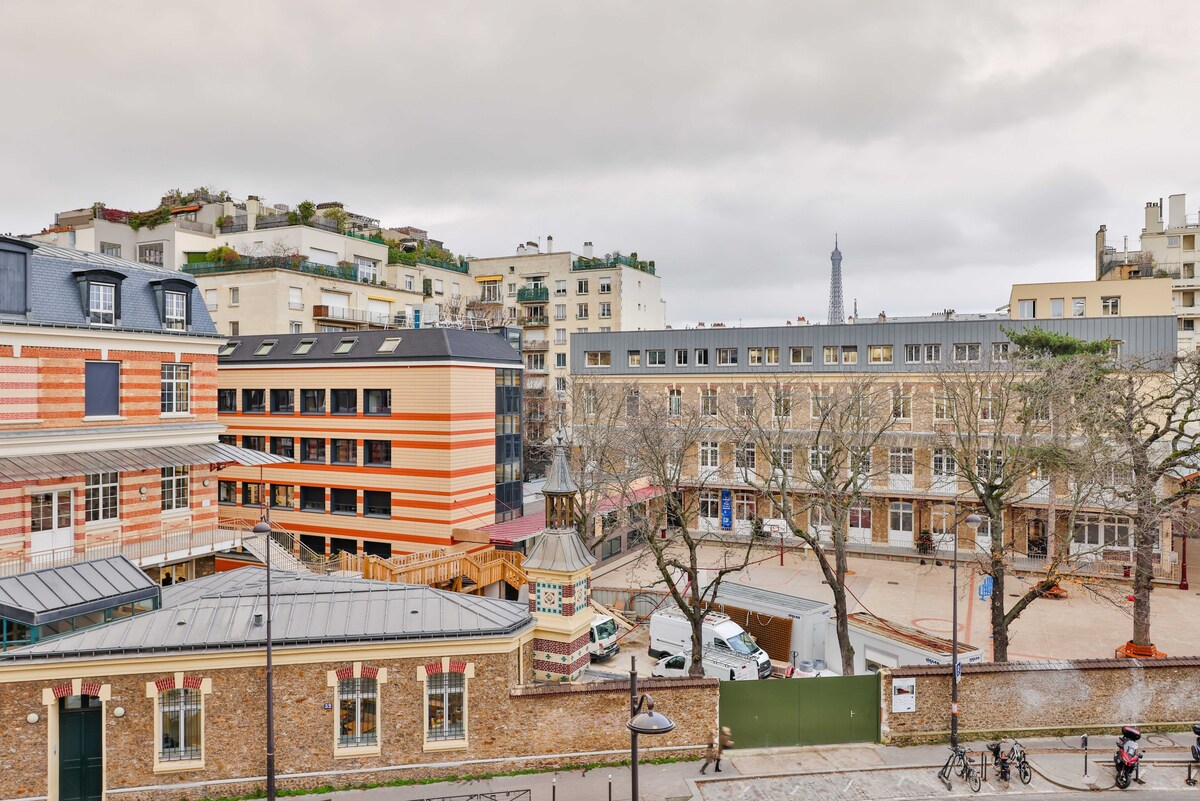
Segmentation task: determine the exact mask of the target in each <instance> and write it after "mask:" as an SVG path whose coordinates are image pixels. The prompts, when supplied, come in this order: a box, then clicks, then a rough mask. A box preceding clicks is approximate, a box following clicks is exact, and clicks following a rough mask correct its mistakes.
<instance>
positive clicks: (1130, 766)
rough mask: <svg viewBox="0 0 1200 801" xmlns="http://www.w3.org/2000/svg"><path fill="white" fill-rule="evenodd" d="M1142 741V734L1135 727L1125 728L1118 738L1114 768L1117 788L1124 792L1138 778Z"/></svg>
mask: <svg viewBox="0 0 1200 801" xmlns="http://www.w3.org/2000/svg"><path fill="white" fill-rule="evenodd" d="M1140 739H1142V733H1141V732H1140V731H1138V730H1137V729H1136V728H1134V727H1133V726H1125V727H1123V728H1122V729H1121V736H1120V737H1118V738H1117V753H1116V754H1115V755H1114V756H1113V767H1115V768H1116V770H1117V787H1120V788H1121V789H1122V790H1125V789H1127V788H1128V787H1129V783H1130V781H1132V780H1133V779H1136V778H1137V775H1138V765H1139V764H1140V763H1141V761H1142V752H1141V751H1139V750H1138V747H1137V741H1138V740H1140ZM1139 781H1140V780H1139Z"/></svg>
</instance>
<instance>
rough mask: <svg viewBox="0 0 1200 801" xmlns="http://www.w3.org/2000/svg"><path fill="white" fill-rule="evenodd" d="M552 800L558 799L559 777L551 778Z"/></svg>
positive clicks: (556, 800)
mask: <svg viewBox="0 0 1200 801" xmlns="http://www.w3.org/2000/svg"><path fill="white" fill-rule="evenodd" d="M550 801H558V777H557V776H555V777H554V778H552V779H551V780H550Z"/></svg>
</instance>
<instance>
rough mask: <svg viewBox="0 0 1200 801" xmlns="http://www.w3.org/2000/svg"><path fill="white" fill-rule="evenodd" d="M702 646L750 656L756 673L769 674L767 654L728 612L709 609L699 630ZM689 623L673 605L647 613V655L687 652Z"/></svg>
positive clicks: (688, 648) (657, 657) (740, 655)
mask: <svg viewBox="0 0 1200 801" xmlns="http://www.w3.org/2000/svg"><path fill="white" fill-rule="evenodd" d="M701 637H702V638H703V642H704V648H705V650H708V649H709V648H713V649H715V650H718V651H726V652H728V653H729V654H730V655H732V656H736V657H744V658H746V659H753V660H754V661H755V662H756V663H757V664H758V675H759V677H760V678H764V679H765V678H766V677H767V676H770V675H771V657H769V656H767V652H766V651H764V650H763V649H762V648H759V647H758V644H757V643H755V642H754V638H753V637H751V636H750V635H749V634H747V633H746V630H745V629H743V628H742V627H741V626H739V625H738V624H737V623H734V622H733V621H732V620H730V619H729V616H728V615H723V614H721V613H719V612H709V613H708V614H707V615H706V616H705V617H704V623H703V627H702V629H701ZM691 650H692V626H691V623H689V622H688V619H687V618H686V617H684V615H683V612H681V611H679V609H677V608H675V607H671V608H668V609H660V610H659V611H657V612H655V613H654V614H653V615H651V616H650V655H651V656H652V657H654V658H655V659H661V658H662V657H664V656H666V655H668V654H682V653H691Z"/></svg>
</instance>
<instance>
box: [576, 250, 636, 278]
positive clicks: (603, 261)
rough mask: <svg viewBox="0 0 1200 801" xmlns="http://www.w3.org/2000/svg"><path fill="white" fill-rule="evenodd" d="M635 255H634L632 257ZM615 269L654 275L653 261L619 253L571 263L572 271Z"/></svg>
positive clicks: (584, 258) (581, 259)
mask: <svg viewBox="0 0 1200 801" xmlns="http://www.w3.org/2000/svg"><path fill="white" fill-rule="evenodd" d="M636 255H637V254H636V253H635V254H634V256H636ZM616 267H632V268H633V269H635V270H641V271H642V272H644V273H649V274H650V275H655V274H656V273H655V272H654V262H653V261H639V260H637V259H635V258H633V257H631V256H622V255H621V254H620V253H610V254H609V255H608V256H601V257H599V258H595V259H589V258H586V257H583V256H580V257H579V258H578V259H575V260H574V261H573V262H571V269H572V270H611V269H614V268H616Z"/></svg>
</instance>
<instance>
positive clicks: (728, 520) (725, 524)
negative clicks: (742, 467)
mask: <svg viewBox="0 0 1200 801" xmlns="http://www.w3.org/2000/svg"><path fill="white" fill-rule="evenodd" d="M732 528H733V490H727V489H726V490H721V530H722V531H729V530H730V529H732Z"/></svg>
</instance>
